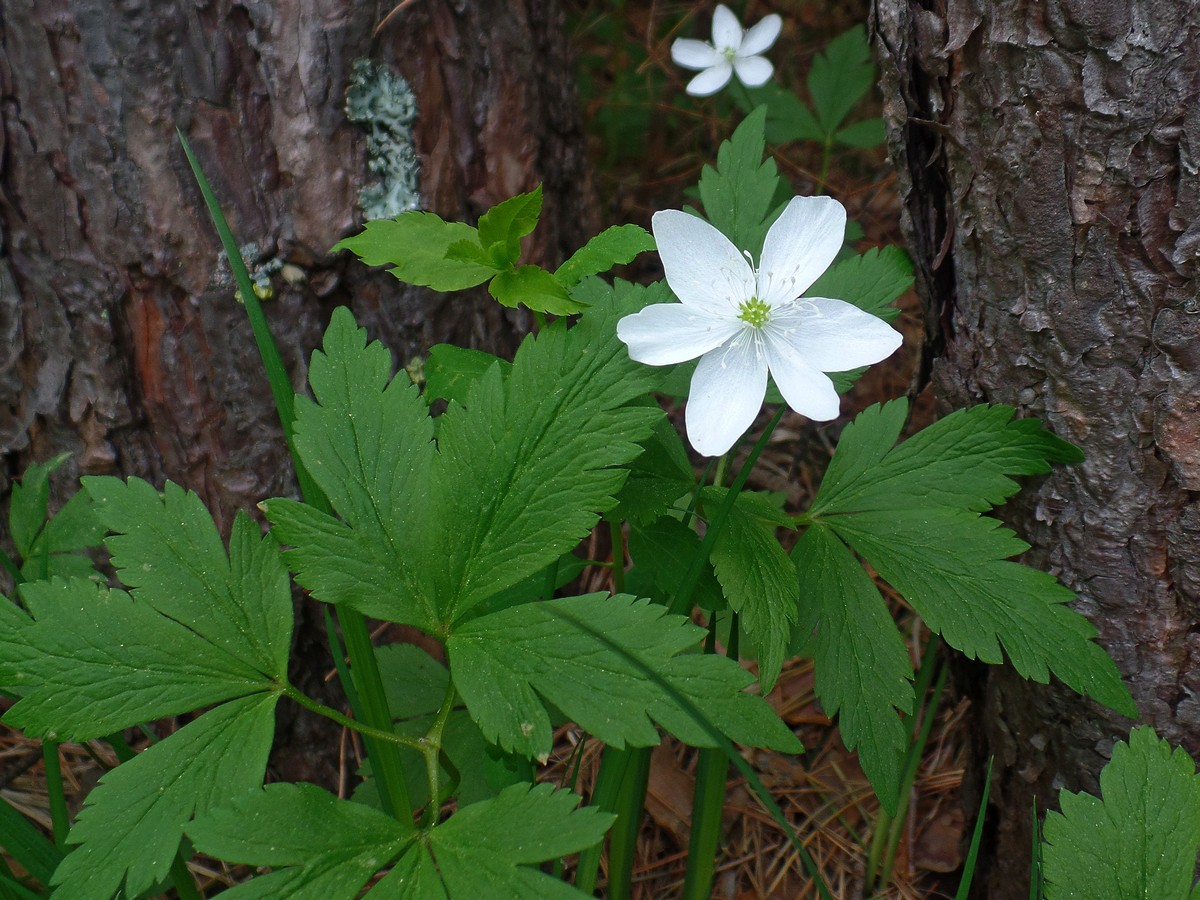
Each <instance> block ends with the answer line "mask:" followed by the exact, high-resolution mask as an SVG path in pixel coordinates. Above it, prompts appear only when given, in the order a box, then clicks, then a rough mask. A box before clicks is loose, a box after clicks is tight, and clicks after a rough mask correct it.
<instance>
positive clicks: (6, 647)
mask: <svg viewBox="0 0 1200 900" xmlns="http://www.w3.org/2000/svg"><path fill="white" fill-rule="evenodd" d="M21 593H22V596H23V597H24V599H25V602H26V605H27V606H28V608H29V611H30V613H31V614H32V617H33V621H32V622H28V623H27V624H24V626H23V627H21V628H20V629H19V630H17V631H15V632H13V631H8V632H6V633H5V634H4V635H3V637H2V638H0V656H2V657H3V659H4V663H3V664H2V665H0V669H3V670H4V672H5V675H6V678H5V679H4V680H5V681H11V683H12V684H13V686H14V687H15V689H16V690H17V691H18V692H19V693H21V694H23V696H22V699H21V700H19V701H18V702H17V704H16V705H15V706H13V707H12V709H10V710H9V711H8V713H6V714H5V716H4V721H5V722H6V723H7V724H9V725H10V726H12V727H14V728H21V729H23V730H24V731H25V733H26V734H28V735H30V736H31V737H46V738H50V739H55V740H76V741H84V740H91V739H93V738H97V737H102V736H103V735H106V734H112V733H113V732H115V731H120V730H121V729H123V728H129V727H131V726H133V725H137V724H139V723H141V722H147V721H151V720H153V719H158V718H163V717H165V716H172V715H178V714H180V713H185V712H191V711H192V710H194V709H197V708H199V707H203V706H207V705H209V704H212V703H219V702H221V701H222V700H229V699H232V698H235V697H242V696H245V695H247V694H253V693H257V692H260V691H272V690H274V689H275V688H276V683H275V681H274V680H272V679H271V678H270V677H268V676H266V675H264V674H263V673H262V672H260V671H258V670H257V669H255V668H254V666H253V665H251V664H249V663H247V662H246V660H245V659H243V658H242V654H243V652H244V651H242V648H240V647H239V646H237V645H234V646H232V647H229V646H226V645H224V644H219V643H215V642H214V641H212V640H211V639H210V638H208V637H207V636H205V635H202V634H200V633H198V632H197V631H195V630H193V629H192V628H189V627H188V626H187V625H185V624H181V623H179V622H176V621H174V620H173V619H170V618H168V617H167V616H164V615H161V614H160V613H158V612H156V611H155V610H154V609H153V608H152V607H151V606H150V605H149V604H145V603H137V602H134V601H133V600H132V599H131V598H130V596H129V595H128V594H126V593H125V592H124V591H116V590H109V589H107V588H105V587H103V586H101V585H98V584H96V583H95V582H92V581H85V580H83V579H79V578H75V579H71V580H63V579H57V578H56V579H54V580H52V581H34V582H26V583H25V584H23V585H22V586H21ZM284 646H285V649H286V646H287V645H286V644H285V645H284Z"/></svg>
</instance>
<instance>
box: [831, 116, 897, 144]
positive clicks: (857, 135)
mask: <svg viewBox="0 0 1200 900" xmlns="http://www.w3.org/2000/svg"><path fill="white" fill-rule="evenodd" d="M833 139H834V140H835V141H837V143H839V144H845V145H846V146H847V147H857V148H859V149H860V150H869V149H870V148H872V147H878V146H880V145H881V144H883V142H884V141H885V140H887V133H886V132H885V131H884V127H883V119H880V118H874V119H863V121H861V122H855V123H854V124H853V125H848V126H847V127H845V128H843V129H842V130H841V131H839V132H838V133H837V134H835V135H834V136H833Z"/></svg>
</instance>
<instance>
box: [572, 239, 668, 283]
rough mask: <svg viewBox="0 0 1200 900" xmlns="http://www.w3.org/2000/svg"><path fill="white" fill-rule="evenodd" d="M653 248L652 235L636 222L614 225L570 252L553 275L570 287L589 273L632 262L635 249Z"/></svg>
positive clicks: (643, 250) (642, 250)
mask: <svg viewBox="0 0 1200 900" xmlns="http://www.w3.org/2000/svg"><path fill="white" fill-rule="evenodd" d="M654 248H655V243H654V238H653V237H652V236H651V235H650V232H648V231H647V230H646V229H645V228H642V227H641V226H640V225H614V226H612V227H611V228H608V229H606V230H605V231H602V232H600V233H599V234H598V235H596V236H595V237H594V238H592V239H591V240H590V241H588V242H587V243H586V244H584V245H583V246H582V247H580V248H579V249H578V250H576V251H575V252H574V253H573V254H571V258H570V259H568V260H567V261H566V262H564V263H563V264H562V265H561V266H559V267H558V270H557V271H555V273H554V277H555V278H557V279H558V281H559V283H560V284H561V285H562V286H563V287H565V288H572V287H574V286H575V285H576V284H578V283H579V282H580V281H582V280H583V279H584V278H587V277H588V276H589V275H598V274H600V273H601V272H607V271H608V270H609V269H611V268H612V267H613V266H615V265H618V264H624V263H628V262H632V261H633V259H634V257H636V256H637V255H638V254H639V253H645V252H646V251H648V250H653V249H654Z"/></svg>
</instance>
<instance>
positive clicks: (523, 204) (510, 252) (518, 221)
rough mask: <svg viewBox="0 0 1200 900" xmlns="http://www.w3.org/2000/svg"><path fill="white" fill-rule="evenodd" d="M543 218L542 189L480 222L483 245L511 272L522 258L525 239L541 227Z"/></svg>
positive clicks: (519, 196) (505, 203) (500, 207)
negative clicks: (512, 266)
mask: <svg viewBox="0 0 1200 900" xmlns="http://www.w3.org/2000/svg"><path fill="white" fill-rule="evenodd" d="M541 214H542V186H541V185H540V184H539V185H538V186H537V187H536V188H534V189H533V190H532V191H530V192H529V193H528V194H517V195H516V196H515V197H510V198H509V199H507V200H504V201H503V202H501V203H497V204H496V205H495V206H493V207H492V208H491V209H489V210H488V211H487V212H485V213H484V214H483V215H482V216H480V218H479V243H480V245H481V246H483V247H485V248H486V249H487V250H488V252H489V253H491V254H492V258H493V259H494V260H495V262H496V263H497V264H498V265H497V268H507V267H508V266H511V265H513V264H515V263H516V261H517V259H518V258H519V257H520V255H521V238H523V237H525V235H527V234H529V233H530V232H531V231H533V229H534V228H536V227H537V223H538V218H539V217H540V216H541Z"/></svg>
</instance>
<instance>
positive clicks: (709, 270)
mask: <svg viewBox="0 0 1200 900" xmlns="http://www.w3.org/2000/svg"><path fill="white" fill-rule="evenodd" d="M650 228H651V230H652V231H653V232H654V240H655V242H656V243H657V244H658V255H659V258H660V259H661V260H662V264H663V271H664V272H665V273H666V276H667V284H669V285H670V286H671V290H672V291H674V292H675V296H676V297H678V298H679V299H680V300H681V301H682V302H683V304H684V305H685V306H690V307H692V308H693V310H700V311H706V312H707V313H708V314H709V315H713V316H718V317H723V318H736V317H737V314H738V307H739V305H740V304H741V303H742V302H743V301H745V300H749V299H750V298H751V297H753V296H754V273H753V272H752V271H751V269H750V263H749V262H748V261H747V260H746V257H744V256H742V254H741V253H739V252H738V249H737V247H735V246H733V243H732V242H731V241H730V240H729V238H727V237H725V235H723V234H721V232H719V231H717V229H715V228H713V226H711V225H709V224H708V223H707V222H705V221H704V220H703V219H701V218H700V217H699V216H693V215H692V214H691V213H685V212H683V211H682V210H678V209H667V210H663V211H662V212H656V213H655V214H654V218H653V219H651V222H650Z"/></svg>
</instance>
